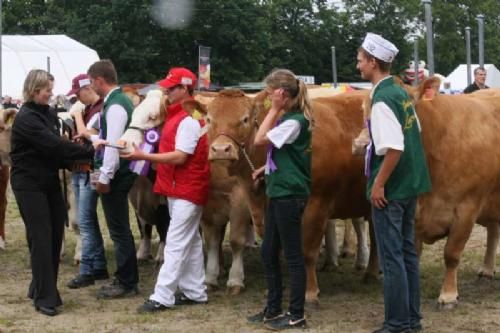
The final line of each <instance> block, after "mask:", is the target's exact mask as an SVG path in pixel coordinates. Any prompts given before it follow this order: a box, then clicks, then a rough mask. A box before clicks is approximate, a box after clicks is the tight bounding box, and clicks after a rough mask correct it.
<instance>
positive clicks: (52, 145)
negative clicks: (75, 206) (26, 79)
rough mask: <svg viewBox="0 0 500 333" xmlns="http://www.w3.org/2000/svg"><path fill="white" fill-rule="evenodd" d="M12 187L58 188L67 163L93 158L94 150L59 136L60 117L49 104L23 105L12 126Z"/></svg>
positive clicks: (17, 188)
mask: <svg viewBox="0 0 500 333" xmlns="http://www.w3.org/2000/svg"><path fill="white" fill-rule="evenodd" d="M11 140H12V141H11V144H12V150H11V153H10V157H11V159H12V169H11V186H12V189H13V190H18V191H39V190H42V191H43V190H50V189H53V188H55V187H56V188H58V186H59V177H58V170H59V169H60V168H61V167H62V166H63V165H64V163H65V162H67V161H68V160H69V161H75V160H82V159H89V158H90V159H91V158H92V157H93V155H94V148H93V147H92V146H91V145H87V146H81V145H78V144H76V143H73V142H70V141H67V140H64V139H62V138H61V137H60V136H59V131H58V122H57V116H56V115H55V114H54V113H53V112H52V111H51V110H50V109H49V106H48V105H38V104H35V103H33V102H27V103H25V104H23V106H22V107H21V110H20V111H19V112H18V114H17V115H16V118H15V120H14V124H13V125H12V139H11Z"/></svg>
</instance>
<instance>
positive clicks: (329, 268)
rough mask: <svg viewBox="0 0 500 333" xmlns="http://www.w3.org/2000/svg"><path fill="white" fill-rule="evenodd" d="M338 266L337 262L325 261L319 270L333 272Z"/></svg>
mask: <svg viewBox="0 0 500 333" xmlns="http://www.w3.org/2000/svg"><path fill="white" fill-rule="evenodd" d="M338 268H339V264H338V263H335V262H331V261H325V263H324V264H323V267H321V268H320V269H319V270H320V272H335V271H336V270H337V269H338Z"/></svg>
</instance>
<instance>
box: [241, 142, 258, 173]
mask: <svg viewBox="0 0 500 333" xmlns="http://www.w3.org/2000/svg"><path fill="white" fill-rule="evenodd" d="M241 151H242V152H243V156H245V159H246V160H247V162H248V165H249V166H250V169H252V173H253V172H254V171H255V165H254V164H253V162H252V160H251V159H250V156H248V153H247V151H246V149H245V147H241Z"/></svg>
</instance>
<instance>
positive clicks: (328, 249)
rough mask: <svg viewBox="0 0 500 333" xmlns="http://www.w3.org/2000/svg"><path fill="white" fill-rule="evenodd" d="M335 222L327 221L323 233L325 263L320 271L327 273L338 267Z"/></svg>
mask: <svg viewBox="0 0 500 333" xmlns="http://www.w3.org/2000/svg"><path fill="white" fill-rule="evenodd" d="M336 221H337V220H333V219H331V220H328V221H327V222H326V231H325V263H324V265H323V267H322V268H321V270H322V271H325V272H329V271H332V270H334V269H335V268H336V267H338V266H339V259H338V258H339V247H338V246H337V231H336V229H335V223H336Z"/></svg>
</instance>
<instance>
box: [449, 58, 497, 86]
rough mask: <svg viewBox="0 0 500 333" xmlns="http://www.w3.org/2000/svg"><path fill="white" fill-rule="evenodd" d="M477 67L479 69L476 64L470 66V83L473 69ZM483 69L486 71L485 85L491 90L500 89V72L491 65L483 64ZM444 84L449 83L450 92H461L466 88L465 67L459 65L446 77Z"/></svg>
mask: <svg viewBox="0 0 500 333" xmlns="http://www.w3.org/2000/svg"><path fill="white" fill-rule="evenodd" d="M477 67H479V65H478V64H473V65H471V82H474V69H475V68H477ZM484 69H486V85H487V86H489V87H491V88H500V71H499V70H498V68H496V67H495V65H493V64H485V65H484ZM444 82H449V83H450V89H451V90H452V91H463V90H464V89H465V88H466V87H467V65H466V64H462V65H459V66H458V67H457V68H455V70H454V71H453V72H451V73H450V75H448V76H447V77H446V79H445V81H444ZM441 87H443V85H441Z"/></svg>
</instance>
